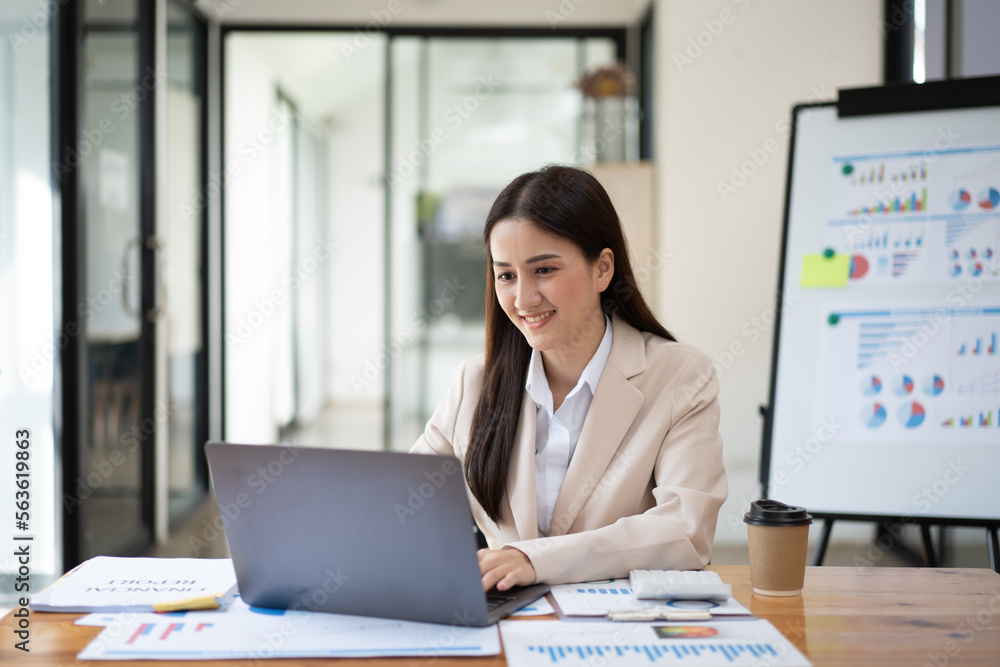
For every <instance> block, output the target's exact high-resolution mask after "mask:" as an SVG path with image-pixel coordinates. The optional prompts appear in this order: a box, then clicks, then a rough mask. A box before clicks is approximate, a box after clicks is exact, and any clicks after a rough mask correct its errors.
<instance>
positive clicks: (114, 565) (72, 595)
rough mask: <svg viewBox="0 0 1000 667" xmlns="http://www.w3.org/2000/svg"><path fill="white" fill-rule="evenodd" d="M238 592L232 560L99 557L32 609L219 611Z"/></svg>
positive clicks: (35, 599) (39, 595)
mask: <svg viewBox="0 0 1000 667" xmlns="http://www.w3.org/2000/svg"><path fill="white" fill-rule="evenodd" d="M235 592H236V572H235V570H234V569H233V561H231V560H229V559H228V558H111V557H108V556H98V557H96V558H91V559H90V560H88V561H86V562H84V563H81V564H80V565H79V566H77V567H76V568H75V569H73V570H70V571H69V572H68V573H67V574H66V575H65V576H63V577H61V578H60V579H59V580H58V581H56V582H55V583H54V584H52V585H51V586H49V587H48V588H46V589H45V590H43V591H41V592H40V593H37V594H36V595H33V596H32V597H31V604H30V607H29V608H30V609H31V610H32V611H57V612H59V611H61V612H98V611H99V612H125V611H132V612H154V611H161V612H163V611H176V610H181V609H217V608H219V607H221V606H225V604H226V603H227V602H228V600H229V599H230V598H231V597H232V596H233V595H234V594H235Z"/></svg>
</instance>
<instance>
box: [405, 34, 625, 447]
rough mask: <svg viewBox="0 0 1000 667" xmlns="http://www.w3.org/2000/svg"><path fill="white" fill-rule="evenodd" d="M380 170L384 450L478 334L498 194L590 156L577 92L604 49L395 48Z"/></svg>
mask: <svg viewBox="0 0 1000 667" xmlns="http://www.w3.org/2000/svg"><path fill="white" fill-rule="evenodd" d="M390 53H391V60H390V68H391V72H392V76H391V82H392V85H391V90H390V92H391V95H392V97H391V99H390V102H389V104H388V107H389V109H390V117H389V128H388V129H389V136H390V137H391V141H390V147H389V148H390V150H389V154H388V159H387V166H388V178H387V182H388V186H389V214H388V217H389V223H388V230H387V238H388V244H389V252H388V262H387V269H386V271H387V283H388V285H389V290H388V291H389V300H388V307H387V311H388V313H387V319H388V322H389V325H388V327H387V333H386V338H387V340H388V344H387V346H386V347H387V349H388V350H391V351H392V365H391V372H390V373H388V375H389V382H388V394H389V411H388V415H387V420H386V422H387V428H386V431H387V432H388V434H389V435H388V438H387V448H389V449H397V450H405V449H408V448H409V447H410V446H411V445H412V444H413V442H414V441H415V440H416V439H417V437H419V435H420V433H421V432H422V431H423V428H424V424H425V423H426V421H427V419H428V418H429V417H430V415H431V414H432V412H433V410H434V408H435V406H436V404H437V401H438V400H440V397H441V396H443V395H444V394H445V393H446V391H447V387H448V382H449V381H450V379H451V377H452V374H453V373H454V370H455V368H457V367H458V364H459V363H460V362H461V361H462V360H463V359H467V358H470V357H473V356H475V355H477V354H480V353H481V352H482V350H483V336H484V333H485V304H484V294H485V290H486V282H485V281H486V261H485V249H484V246H483V241H482V232H483V223H484V221H485V219H486V214H487V212H488V211H489V208H490V206H491V205H492V203H493V200H494V199H495V198H496V195H497V194H498V193H499V192H500V190H501V189H502V188H503V187H504V186H505V185H506V184H507V183H509V182H510V181H511V180H512V179H513V178H514V177H516V176H517V175H519V174H521V173H524V172H526V171H531V170H534V169H538V168H540V167H542V166H544V165H545V164H549V163H555V162H558V163H564V164H577V165H584V164H586V163H587V161H588V160H589V159H590V157H591V156H592V153H591V152H590V151H589V150H588V149H587V145H588V138H587V136H586V133H585V132H584V128H583V127H582V122H581V119H582V117H583V115H584V105H583V99H582V96H581V94H580V92H579V91H578V90H576V88H575V87H574V82H575V81H577V80H578V79H579V77H580V75H581V74H582V73H583V72H584V71H585V70H587V69H590V68H593V67H596V66H600V65H609V64H612V63H614V62H615V59H616V56H617V52H616V44H615V42H614V41H613V40H611V39H609V38H603V37H587V38H580V39H577V38H571V37H566V38H558V37H557V38H531V39H528V38H517V37H510V38H489V39H478V38H477V39H467V38H451V37H429V38H426V37H409V36H406V37H394V38H393V39H392V40H391V41H390Z"/></svg>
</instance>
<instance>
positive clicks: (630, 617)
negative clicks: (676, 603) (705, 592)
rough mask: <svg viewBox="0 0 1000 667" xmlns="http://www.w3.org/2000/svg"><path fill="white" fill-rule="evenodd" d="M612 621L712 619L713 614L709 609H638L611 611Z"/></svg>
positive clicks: (609, 613)
mask: <svg viewBox="0 0 1000 667" xmlns="http://www.w3.org/2000/svg"><path fill="white" fill-rule="evenodd" d="M608 618H609V619H610V620H612V621H710V620H712V614H710V613H709V612H707V611H654V610H648V609H637V610H634V611H609V612H608Z"/></svg>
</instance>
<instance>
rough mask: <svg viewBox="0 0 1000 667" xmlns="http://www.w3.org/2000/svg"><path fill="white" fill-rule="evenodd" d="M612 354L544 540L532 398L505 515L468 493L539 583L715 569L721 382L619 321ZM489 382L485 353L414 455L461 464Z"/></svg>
mask: <svg viewBox="0 0 1000 667" xmlns="http://www.w3.org/2000/svg"><path fill="white" fill-rule="evenodd" d="M612 327H613V336H614V342H613V345H612V347H611V356H610V357H609V358H608V363H607V365H606V366H605V367H604V372H603V373H602V375H601V379H600V381H599V382H598V385H597V390H596V391H595V392H594V400H593V402H592V403H591V406H590V410H589V412H588V413H587V418H586V421H585V422H584V425H583V431H582V432H581V434H580V440H579V442H578V443H577V447H576V451H575V452H574V454H573V458H572V460H571V461H570V464H569V469H568V470H567V471H566V478H565V480H564V482H563V485H562V488H561V490H560V492H559V496H558V498H557V499H556V504H555V508H554V510H553V513H552V526H551V530H550V531H549V536H548V537H542V538H539V536H538V520H537V514H536V492H535V455H534V452H535V411H536V407H535V403H534V401H533V400H532V399H531V397H530V396H529V395H528V392H527V391H525V392H524V398H523V399H522V401H521V415H520V422H519V424H518V429H517V442H516V447H515V449H514V453H513V459H512V461H511V468H510V476H509V479H508V486H507V489H508V490H507V498H506V500H505V505H506V507H505V511H504V516H503V519H502V520H501V521H500V522H499V523H495V522H493V521H492V520H490V519H489V518H488V517H487V516H486V514H485V513H484V512H483V509H482V507H481V506H480V505H479V503H478V502H476V499H475V498H474V497H473V496H472V494H471V493H470V494H469V501H470V503H471V505H472V513H473V516H474V518H475V520H476V523H477V524H478V525H479V528H480V530H481V531H482V532H483V534H484V535H485V536H486V539H487V541H488V542H489V545H490V547H491V548H494V549H497V548H500V547H504V546H506V547H514V548H517V549H520V550H521V551H523V552H524V553H525V554H527V556H528V558H529V559H530V560H531V563H532V565H533V566H534V568H535V574H536V576H537V579H538V581H539V582H544V583H552V584H555V583H566V582H574V581H587V580H594V579H605V578H612V577H623V576H628V573H629V570H634V569H698V568H702V567H704V566H705V565H707V564H708V562H709V559H710V558H711V555H712V539H713V537H714V536H715V524H716V521H717V519H718V514H719V508H720V507H721V506H722V502H723V501H724V500H725V499H726V494H727V491H728V485H727V482H726V473H725V470H724V468H723V464H722V438H721V436H720V435H719V402H718V398H717V396H718V393H719V383H718V380H717V378H716V374H715V369H714V368H713V366H712V363H711V361H710V360H709V358H708V357H707V356H706V355H705V354H703V353H702V352H700V351H698V350H697V349H695V348H694V347H692V346H690V345H687V344H684V343H677V342H671V341H667V340H664V339H663V338H660V337H658V336H656V335H654V334H650V333H644V332H640V331H637V330H636V329H634V328H633V327H631V326H629V325H628V324H627V323H626V322H624V321H623V320H621V319H620V318H617V317H616V318H614V319H613V321H612ZM482 386H483V358H482V357H478V358H476V359H473V360H470V361H467V362H465V363H464V364H462V366H461V367H459V369H458V371H457V372H456V374H455V377H454V379H453V380H452V383H451V387H450V388H449V390H448V393H447V394H446V395H445V396H444V398H443V399H442V400H441V403H440V404H439V405H438V407H437V410H436V411H435V412H434V415H433V416H432V417H431V419H430V421H429V422H428V423H427V428H426V430H425V432H424V434H423V435H422V436H421V437H420V439H419V440H418V441H417V443H416V444H415V445H414V446H413V448H412V450H411V451H414V452H422V453H438V454H454V455H455V456H457V457H458V458H459V459H462V460H463V461H464V456H465V451H466V449H467V447H468V438H469V433H470V430H471V425H472V415H473V413H474V411H475V408H476V401H477V400H478V398H479V395H480V393H481V392H482Z"/></svg>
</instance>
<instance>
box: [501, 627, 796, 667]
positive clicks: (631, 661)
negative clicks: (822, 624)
mask: <svg viewBox="0 0 1000 667" xmlns="http://www.w3.org/2000/svg"><path fill="white" fill-rule="evenodd" d="M500 634H501V636H502V637H503V643H504V652H505V655H506V656H507V661H508V663H509V664H517V665H524V666H526V667H541V666H543V665H549V666H551V665H562V666H564V667H573V666H576V665H593V664H602V665H606V666H608V667H619V666H622V667H624V666H626V665H627V666H629V667H634V666H635V665H692V666H696V665H702V666H707V665H759V664H767V665H775V666H778V665H785V666H793V665H809V664H810V662H809V661H808V660H807V659H806V658H805V656H803V655H802V654H801V653H800V652H799V651H798V650H797V649H796V648H795V647H794V646H793V645H792V644H791V643H790V642H789V641H788V640H787V639H785V638H784V637H783V636H782V635H781V633H779V632H778V631H777V630H776V629H775V628H774V626H773V625H771V624H770V623H768V622H767V621H764V620H752V621H716V622H713V623H699V624H663V623H627V624H622V623H607V622H599V623H550V622H545V621H529V622H523V621H519V622H511V621H504V622H502V623H501V624H500Z"/></svg>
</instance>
